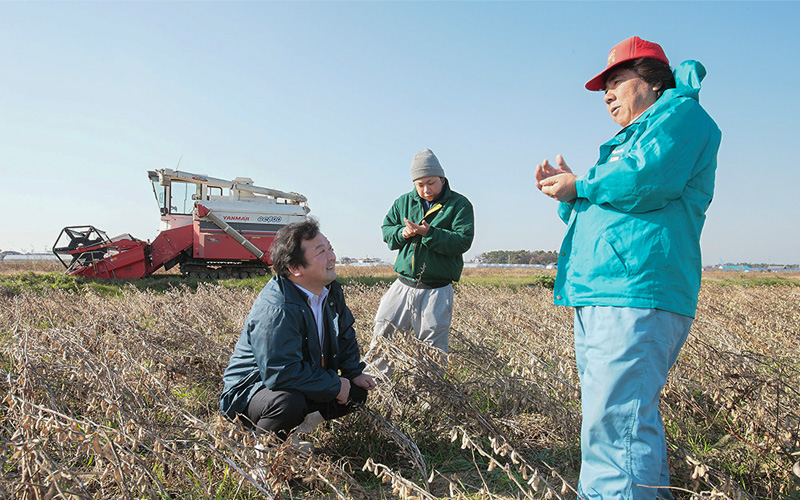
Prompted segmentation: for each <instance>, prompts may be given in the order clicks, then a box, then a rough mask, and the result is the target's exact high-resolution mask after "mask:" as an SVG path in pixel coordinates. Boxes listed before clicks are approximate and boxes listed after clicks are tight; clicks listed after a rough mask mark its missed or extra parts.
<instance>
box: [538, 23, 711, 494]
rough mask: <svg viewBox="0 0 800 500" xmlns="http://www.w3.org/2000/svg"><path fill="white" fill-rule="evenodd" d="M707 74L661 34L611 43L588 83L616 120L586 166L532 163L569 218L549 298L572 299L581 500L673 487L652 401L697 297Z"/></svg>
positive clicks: (707, 184)
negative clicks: (678, 56)
mask: <svg viewBox="0 0 800 500" xmlns="http://www.w3.org/2000/svg"><path fill="white" fill-rule="evenodd" d="M705 74H706V71H705V68H704V67H703V66H702V65H701V64H700V63H699V62H697V61H685V62H683V63H682V64H680V65H679V66H678V67H677V68H676V69H675V70H674V71H672V70H671V69H670V67H669V61H668V59H667V57H666V55H665V54H664V51H663V49H662V48H661V47H660V46H659V45H658V44H655V43H652V42H648V41H646V40H642V39H640V38H639V37H631V38H628V39H627V40H624V41H622V42H620V43H619V44H617V45H616V46H615V47H614V48H613V49H612V50H611V52H610V53H609V56H608V62H607V66H606V69H605V70H604V71H603V72H601V73H600V74H599V75H597V76H596V77H594V78H593V79H591V80H590V81H589V82H588V83H587V84H586V88H587V89H588V90H602V91H604V101H605V103H606V106H607V108H608V112H609V114H610V115H611V118H612V119H613V120H614V121H615V122H616V123H617V124H619V125H620V126H621V127H622V130H621V131H620V132H619V133H617V135H616V136H614V137H613V138H612V139H611V140H610V141H608V142H606V143H605V144H603V145H602V146H600V159H599V160H598V162H597V164H596V165H595V166H594V167H592V168H591V169H590V170H589V172H588V173H586V174H585V175H582V176H576V175H574V174H573V173H572V171H571V170H570V168H569V167H568V166H567V164H566V162H565V161H564V159H563V158H562V157H561V155H558V156H557V157H556V165H552V164H550V163H549V162H548V161H547V160H545V161H544V162H542V163H541V164H540V165H537V167H536V173H535V177H536V181H537V187H538V188H539V189H540V190H541V191H542V192H543V193H544V194H546V195H547V196H550V197H552V198H554V199H556V200H558V201H560V202H561V203H560V205H559V216H560V217H561V218H562V220H564V222H565V223H566V224H567V232H566V235H565V237H564V241H563V243H562V245H561V251H560V253H559V260H558V275H557V277H556V283H555V291H554V296H555V303H556V304H561V305H566V306H572V307H574V308H575V356H576V361H577V366H578V373H579V376H580V381H581V406H582V410H583V422H582V426H581V455H582V464H581V473H580V481H579V485H578V489H579V494H580V495H581V496H582V497H583V498H586V499H601V498H603V499H611V498H614V499H617V498H628V499H629V498H635V499H645V498H647V499H650V498H655V497H656V495H658V497H661V498H672V495H671V494H670V492H669V490H668V489H667V488H666V487H667V486H668V485H669V467H668V465H667V449H666V441H665V438H664V425H663V423H662V420H661V414H660V412H659V410H658V403H659V397H660V394H661V389H662V388H663V387H664V384H665V383H666V379H667V373H668V372H669V369H670V368H671V367H672V365H673V364H674V363H675V360H676V359H677V357H678V353H679V351H680V349H681V347H682V346H683V344H684V342H685V341H686V338H687V336H688V334H689V328H690V326H691V324H692V319H693V317H694V314H695V310H696V307H697V295H698V291H699V289H700V272H701V259H700V233H701V231H702V228H703V223H704V221H705V212H706V209H707V208H708V206H709V204H710V203H711V198H712V195H713V192H714V173H715V170H716V164H717V150H718V149H719V144H720V139H721V133H720V131H719V129H718V128H717V125H716V124H715V123H714V121H713V120H712V119H711V117H710V116H709V115H708V114H707V113H706V112H705V110H704V109H703V108H702V107H701V106H700V103H699V101H698V95H699V91H700V81H701V80H702V79H703V77H705Z"/></svg>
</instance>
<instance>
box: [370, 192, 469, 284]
mask: <svg viewBox="0 0 800 500" xmlns="http://www.w3.org/2000/svg"><path fill="white" fill-rule="evenodd" d="M422 202H423V200H422V198H421V197H420V196H419V195H418V194H417V190H416V189H413V190H411V192H409V193H406V194H404V195H402V196H401V197H399V198H398V199H397V200H395V202H394V204H393V205H392V208H391V209H390V210H389V213H388V214H386V217H385V218H384V220H383V226H382V230H383V241H385V242H386V244H387V245H389V249H390V250H398V254H397V259H396V260H395V263H394V270H395V271H397V273H398V274H400V276H403V277H405V278H408V279H410V280H414V281H421V282H423V283H445V282H453V281H458V280H459V279H460V278H461V271H462V270H463V268H464V259H463V254H464V252H466V251H467V250H469V247H470V246H471V245H472V239H473V237H474V235H475V215H474V213H473V211H472V204H471V203H470V202H469V200H468V199H467V198H466V197H465V196H463V195H461V194H458V193H456V192H455V191H453V190H451V189H450V183H449V182H448V181H447V179H445V183H444V187H443V188H442V195H441V196H440V197H439V198H438V199H437V200H436V201H435V202H434V204H433V206H432V207H431V210H429V211H428V213H427V214H426V213H425V208H424V206H423V203H422ZM403 219H408V220H410V221H412V222H414V223H416V224H419V223H421V222H422V220H423V219H424V220H425V221H427V222H428V224H429V225H430V226H431V227H430V229H429V230H428V234H426V235H425V236H421V235H416V236H414V237H413V238H409V239H405V238H403V235H402V232H403V228H404V227H405V222H404V220H403Z"/></svg>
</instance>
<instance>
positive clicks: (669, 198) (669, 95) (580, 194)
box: [554, 61, 722, 317]
mask: <svg viewBox="0 0 800 500" xmlns="http://www.w3.org/2000/svg"><path fill="white" fill-rule="evenodd" d="M674 74H675V82H676V88H674V89H668V90H666V91H664V93H663V94H662V96H661V97H660V98H659V99H658V100H657V101H656V102H655V103H654V104H653V105H652V106H650V108H648V109H647V110H646V111H645V112H644V113H642V115H641V116H639V118H637V120H636V121H634V122H633V123H631V124H630V125H628V126H627V127H625V128H623V129H622V130H621V131H620V132H619V133H618V134H617V135H616V136H615V137H614V138H613V139H611V140H610V141H608V142H606V143H605V144H603V145H602V146H600V159H599V160H598V162H597V164H596V165H595V166H594V167H592V168H591V169H590V170H589V172H588V173H586V175H583V176H580V177H578V178H577V179H576V181H575V187H576V190H577V199H576V200H575V201H574V202H572V203H561V204H560V206H559V216H560V217H561V218H562V220H564V221H565V222H566V223H567V232H566V235H565V237H564V241H563V243H562V245H561V251H560V253H559V259H558V275H557V277H556V283H555V289H554V297H555V303H556V304H557V305H566V306H573V307H575V306H585V305H596V306H620V307H643V308H654V309H663V310H666V311H670V312H674V313H678V314H682V315H684V316H690V317H694V314H695V310H696V308H697V294H698V292H699V290H700V273H701V270H702V262H701V257H700V233H701V231H702V229H703V223H704V222H705V212H706V210H707V209H708V206H709V204H710V203H711V199H712V196H713V193H714V174H715V170H716V166H717V151H718V149H719V145H720V140H721V137H722V134H721V132H720V130H719V128H718V127H717V125H716V123H714V120H712V119H711V117H710V116H709V115H708V113H706V111H705V110H704V109H703V108H702V107H701V106H700V103H699V93H700V82H701V81H702V79H703V77H705V74H706V71H705V68H704V67H703V65H702V64H700V63H699V62H697V61H685V62H683V63H682V64H681V65H680V66H678V67H677V68H676V69H675V71H674Z"/></svg>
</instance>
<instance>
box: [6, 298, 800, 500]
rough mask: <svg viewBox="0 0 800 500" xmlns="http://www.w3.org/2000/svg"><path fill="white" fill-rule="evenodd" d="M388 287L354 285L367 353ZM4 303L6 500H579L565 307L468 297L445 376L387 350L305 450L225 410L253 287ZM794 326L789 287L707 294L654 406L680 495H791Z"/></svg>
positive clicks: (385, 346)
mask: <svg viewBox="0 0 800 500" xmlns="http://www.w3.org/2000/svg"><path fill="white" fill-rule="evenodd" d="M386 286H388V285H385V284H379V285H374V286H366V285H359V284H355V283H354V284H350V285H348V286H347V287H346V289H345V291H346V294H347V300H348V303H349V305H350V307H351V309H352V310H353V313H354V315H355V317H356V319H357V323H356V327H357V331H358V334H359V341H360V343H361V345H362V348H366V346H367V345H369V341H370V336H371V330H372V322H373V316H374V312H375V310H376V309H377V305H378V302H379V300H380V297H381V295H382V294H383V292H384V291H385V289H386ZM0 291H2V293H0V324H1V325H2V336H1V337H0V338H1V339H2V353H1V354H0V355H2V361H3V364H2V366H3V370H4V371H3V377H2V380H0V384H2V385H3V392H4V394H5V396H4V407H3V408H2V411H0V439H2V456H3V472H2V476H0V498H30V499H33V498H54V497H60V498H142V497H144V498H174V497H185V496H187V495H188V496H192V497H200V498H264V497H268V498H283V497H289V496H291V497H318V496H326V497H338V498H351V497H364V498H371V497H380V498H387V497H389V498H574V495H575V493H574V487H575V485H576V483H577V473H578V468H579V466H580V455H579V429H580V396H579V384H578V380H577V374H576V370H575V366H574V353H573V346H572V333H571V332H572V312H571V311H570V310H568V309H566V308H557V307H554V306H552V295H551V292H550V291H549V290H544V289H541V288H524V287H523V288H519V289H509V288H502V287H492V286H479V285H470V284H466V283H462V284H460V285H459V286H458V287H457V291H456V302H455V314H454V322H453V327H452V332H451V352H450V356H449V358H448V363H447V365H446V367H445V368H444V369H442V364H441V358H440V356H438V355H437V353H436V352H435V351H432V350H431V349H429V348H427V347H426V346H424V345H421V344H420V343H419V342H416V341H415V340H414V339H413V338H411V337H410V336H408V335H398V336H397V337H396V338H395V339H393V340H392V341H383V342H380V346H379V349H380V350H381V351H382V352H384V353H386V354H387V355H388V356H390V357H391V358H392V359H393V360H394V361H395V364H396V366H397V373H396V374H395V376H394V377H393V378H392V379H391V380H384V381H383V383H382V384H381V385H380V386H379V387H378V389H376V391H375V392H373V393H372V395H371V396H370V400H369V402H368V408H367V409H365V410H364V411H362V412H359V413H357V414H354V415H350V416H347V417H344V418H342V419H340V420H337V421H333V422H329V423H326V424H325V425H324V426H323V427H322V428H321V429H319V430H318V431H316V432H315V433H314V434H313V435H312V436H311V438H312V440H313V441H314V444H315V446H316V451H315V453H313V454H310V455H309V454H305V453H303V452H301V451H299V450H296V449H293V448H290V447H288V446H286V445H283V444H281V443H277V442H275V441H274V440H273V441H270V438H269V437H260V438H256V437H255V436H254V435H252V434H251V433H249V432H247V431H244V430H242V429H241V428H240V427H238V426H236V425H235V424H232V423H230V422H228V421H225V420H224V419H222V418H221V417H220V416H219V414H218V396H219V390H220V378H221V374H222V371H223V370H224V367H225V365H226V363H227V360H228V356H229V355H230V353H231V351H232V348H233V344H234V343H235V341H236V338H237V337H238V334H239V330H240V328H241V325H242V323H243V321H244V317H245V316H246V314H247V311H248V310H249V308H250V305H251V304H252V301H253V299H254V298H255V295H256V293H257V291H252V290H247V289H231V288H226V287H223V286H217V285H200V286H199V287H198V288H197V289H196V290H192V289H189V288H186V287H179V288H175V289H171V290H168V291H166V292H160V293H156V292H151V291H139V290H136V289H134V288H133V287H128V288H124V289H123V290H122V293H121V295H120V296H118V297H114V298H107V297H104V296H101V295H99V294H98V293H96V292H93V291H91V290H84V291H80V292H63V291H59V290H52V291H45V292H41V293H32V292H27V291H22V292H12V291H10V290H0ZM798 324H800V288H797V287H758V288H753V287H746V286H739V285H721V284H715V283H704V286H703V289H702V292H701V302H700V307H699V310H698V315H697V319H696V321H695V323H694V326H693V329H692V333H691V335H690V339H689V341H688V343H687V345H686V347H685V348H684V350H683V352H682V353H681V356H680V358H679V360H678V363H677V365H676V367H675V369H674V370H673V372H672V373H671V375H670V378H669V380H668V384H667V387H666V388H665V390H664V395H663V398H664V401H663V405H662V409H663V413H664V420H665V425H666V428H667V434H668V441H669V444H670V450H671V453H670V459H671V465H672V470H673V485H674V486H675V494H676V496H677V497H678V498H690V497H694V498H719V499H726V498H744V497H751V498H752V497H758V498H770V499H771V498H775V499H778V498H785V497H787V496H789V495H793V494H796V493H795V492H797V486H796V483H794V482H793V481H794V480H793V479H792V472H791V468H792V466H793V464H794V463H795V462H796V461H797V460H798V459H800V393H798V383H797V381H798V380H800V371H799V370H800V366H799V365H798V361H797V360H798V359H800V348H799V347H798V342H797V325H798ZM257 445H260V446H257ZM362 470H366V471H369V474H365V473H364V472H361V471H362ZM379 481H385V482H386V483H387V484H388V488H386V489H384V488H383V487H381V486H380V484H379ZM741 484H744V485H745V486H744V489H742V488H741V487H740V486H737V485H741ZM692 492H695V493H692Z"/></svg>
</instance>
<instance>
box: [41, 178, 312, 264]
mask: <svg viewBox="0 0 800 500" xmlns="http://www.w3.org/2000/svg"><path fill="white" fill-rule="evenodd" d="M147 175H148V177H149V178H150V182H151V183H152V184H153V193H154V194H155V196H156V201H157V202H158V205H159V207H160V209H161V227H160V228H159V233H158V236H156V239H155V240H154V241H153V242H152V243H150V242H149V241H142V240H139V239H136V238H134V237H132V236H131V235H130V234H121V235H119V236H117V237H115V238H109V237H108V236H107V235H106V233H105V232H104V231H101V230H99V229H96V228H95V227H94V226H70V227H65V228H64V229H62V230H61V233H60V234H59V235H58V238H57V239H56V243H55V245H53V253H54V254H55V255H56V257H58V260H60V261H61V263H62V264H64V267H66V271H65V272H66V274H69V275H71V276H75V275H78V276H87V277H91V278H103V279H131V278H142V277H144V276H149V275H151V274H153V273H154V272H155V271H157V270H158V269H160V268H161V267H164V269H171V268H172V267H174V266H176V265H180V270H181V274H183V275H184V276H191V277H197V278H236V277H240V278H244V277H250V276H257V275H263V274H266V273H267V272H268V271H269V265H270V264H271V262H270V259H269V247H270V246H271V245H272V242H273V240H274V239H275V233H276V232H278V230H279V229H280V228H282V227H283V226H285V225H287V224H290V223H292V222H299V221H303V220H305V218H306V214H308V212H309V211H310V209H309V208H308V206H307V205H306V197H305V196H303V195H301V194H298V193H286V192H283V191H277V190H275V189H269V188H263V187H259V186H254V185H253V181H252V179H249V178H242V177H237V178H236V179H234V180H233V181H226V180H222V179H214V178H213V177H206V176H204V175H196V174H190V173H187V172H180V171H177V170H170V169H160V170H151V171H148V172H147ZM67 260H69V262H67Z"/></svg>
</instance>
